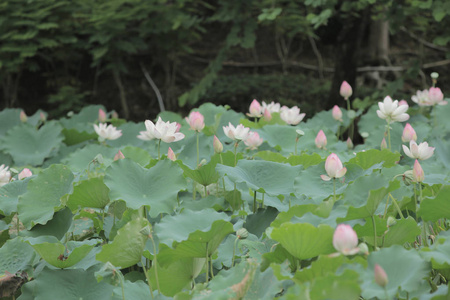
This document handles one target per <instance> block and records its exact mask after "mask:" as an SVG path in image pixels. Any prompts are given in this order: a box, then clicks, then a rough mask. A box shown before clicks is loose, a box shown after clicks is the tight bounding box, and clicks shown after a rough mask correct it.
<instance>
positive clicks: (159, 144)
mask: <svg viewBox="0 0 450 300" xmlns="http://www.w3.org/2000/svg"><path fill="white" fill-rule="evenodd" d="M160 148H161V140H159V142H158V160H160V159H161V153H160V151H161V149H160Z"/></svg>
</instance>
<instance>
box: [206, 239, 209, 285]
mask: <svg viewBox="0 0 450 300" xmlns="http://www.w3.org/2000/svg"><path fill="white" fill-rule="evenodd" d="M208 259H209V253H208V243H206V283H208V282H209V278H208V276H209V275H208V273H209V272H208V271H209V270H208V269H209V266H208Z"/></svg>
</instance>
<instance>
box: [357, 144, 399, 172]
mask: <svg viewBox="0 0 450 300" xmlns="http://www.w3.org/2000/svg"><path fill="white" fill-rule="evenodd" d="M399 160H400V153H398V152H395V153H392V152H391V151H389V150H387V149H384V150H381V151H380V150H377V149H370V150H367V151H364V152H362V151H361V152H358V153H357V154H356V157H354V158H352V159H350V160H349V161H348V163H349V164H357V165H359V166H360V167H361V168H363V169H364V170H366V169H368V168H370V167H371V166H373V165H375V164H378V163H383V167H385V168H390V167H393V166H395V165H396V162H397V161H399Z"/></svg>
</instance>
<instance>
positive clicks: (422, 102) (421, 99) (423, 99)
mask: <svg viewBox="0 0 450 300" xmlns="http://www.w3.org/2000/svg"><path fill="white" fill-rule="evenodd" d="M411 100H412V101H413V102H415V103H417V104H419V106H429V105H430V102H429V99H428V90H423V91H417V92H416V94H415V95H414V96H412V97H411Z"/></svg>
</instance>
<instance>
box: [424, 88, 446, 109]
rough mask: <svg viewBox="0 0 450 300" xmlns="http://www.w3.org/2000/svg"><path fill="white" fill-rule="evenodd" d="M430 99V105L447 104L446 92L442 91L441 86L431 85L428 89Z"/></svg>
mask: <svg viewBox="0 0 450 300" xmlns="http://www.w3.org/2000/svg"><path fill="white" fill-rule="evenodd" d="M428 100H429V103H430V105H436V104H438V105H446V104H447V101H443V100H444V94H443V93H442V91H441V89H440V88H437V87H430V89H429V90H428Z"/></svg>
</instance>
